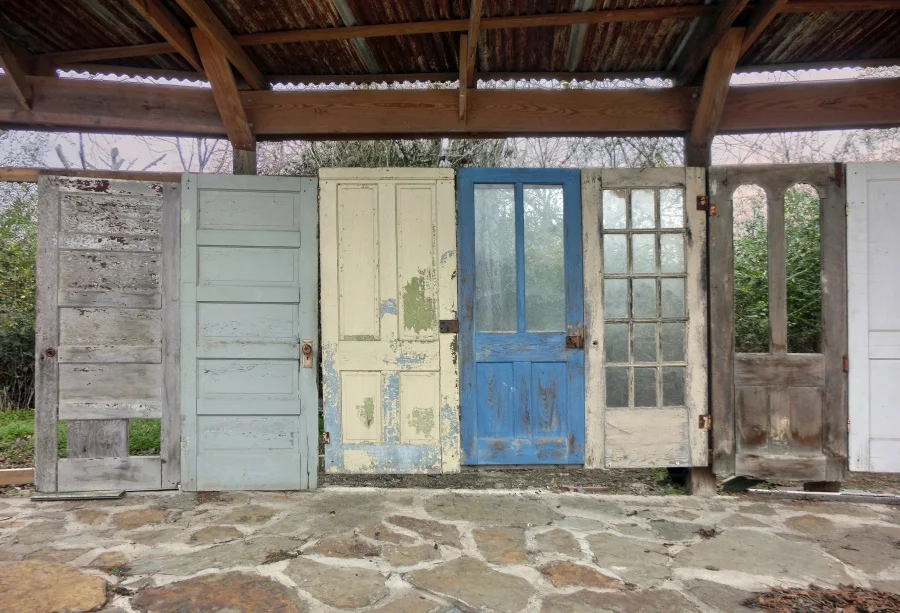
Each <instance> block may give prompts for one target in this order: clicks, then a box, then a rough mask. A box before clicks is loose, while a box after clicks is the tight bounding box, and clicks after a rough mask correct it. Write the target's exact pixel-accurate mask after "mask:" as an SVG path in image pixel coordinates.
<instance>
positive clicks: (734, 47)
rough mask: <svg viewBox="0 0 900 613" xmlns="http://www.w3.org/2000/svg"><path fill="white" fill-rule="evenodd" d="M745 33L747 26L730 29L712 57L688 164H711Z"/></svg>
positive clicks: (695, 121)
mask: <svg viewBox="0 0 900 613" xmlns="http://www.w3.org/2000/svg"><path fill="white" fill-rule="evenodd" d="M744 32H745V31H744V28H731V29H730V30H728V31H727V32H726V33H725V36H724V37H722V40H721V41H720V42H719V44H718V45H717V46H716V48H715V49H713V52H712V55H711V56H710V58H709V63H708V64H707V66H706V76H705V77H704V79H703V87H702V88H701V89H700V101H699V103H698V104H697V112H696V114H695V115H694V123H693V125H692V126H691V132H690V136H689V137H688V139H687V143H686V145H687V146H686V150H685V158H686V161H685V163H686V165H688V166H709V165H710V162H711V160H710V159H709V158H710V154H709V150H710V146H711V145H712V139H713V137H714V136H715V135H716V130H717V129H718V127H719V120H720V119H721V118H722V112H723V111H724V110H725V99H726V98H727V97H728V85H729V82H730V81H731V75H732V73H734V67H735V66H736V65H737V61H738V57H739V55H740V52H741V44H742V43H743V41H744ZM704 161H705V163H699V162H704Z"/></svg>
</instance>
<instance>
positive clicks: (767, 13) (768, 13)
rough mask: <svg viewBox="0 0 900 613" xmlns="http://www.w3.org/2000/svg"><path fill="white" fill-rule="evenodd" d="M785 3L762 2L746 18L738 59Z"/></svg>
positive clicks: (778, 1) (780, 0) (777, 0)
mask: <svg viewBox="0 0 900 613" xmlns="http://www.w3.org/2000/svg"><path fill="white" fill-rule="evenodd" d="M787 3H788V0H762V1H761V2H760V3H758V4H757V5H756V6H755V7H754V8H753V11H752V12H751V13H750V17H748V18H747V25H746V32H745V33H744V40H743V42H741V50H740V54H739V56H740V57H743V55H744V54H745V53H747V51H749V50H750V47H752V46H753V45H754V44H755V43H756V41H757V40H759V37H760V36H761V35H762V33H763V32H764V31H765V29H766V28H767V27H769V24H770V23H772V20H773V19H775V17H776V16H777V15H778V13H780V12H782V11H783V10H784V8H785V6H787ZM848 4H849V3H848Z"/></svg>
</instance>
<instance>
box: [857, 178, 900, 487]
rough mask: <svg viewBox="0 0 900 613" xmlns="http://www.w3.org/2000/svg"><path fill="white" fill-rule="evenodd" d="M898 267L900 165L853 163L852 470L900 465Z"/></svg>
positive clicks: (881, 469) (891, 468) (896, 469)
mask: <svg viewBox="0 0 900 613" xmlns="http://www.w3.org/2000/svg"><path fill="white" fill-rule="evenodd" d="M898 266H900V164H894V163H886V164H850V165H848V166H847V289H848V292H849V296H848V299H849V304H848V306H849V358H850V364H849V367H850V372H849V384H850V470H856V471H871V472H900V308H898V306H900V272H898Z"/></svg>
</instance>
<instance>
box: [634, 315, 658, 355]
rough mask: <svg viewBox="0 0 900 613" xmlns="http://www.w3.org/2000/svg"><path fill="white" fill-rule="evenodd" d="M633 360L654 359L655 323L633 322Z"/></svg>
mask: <svg viewBox="0 0 900 613" xmlns="http://www.w3.org/2000/svg"><path fill="white" fill-rule="evenodd" d="M634 361H635V362H655V361H656V324H634Z"/></svg>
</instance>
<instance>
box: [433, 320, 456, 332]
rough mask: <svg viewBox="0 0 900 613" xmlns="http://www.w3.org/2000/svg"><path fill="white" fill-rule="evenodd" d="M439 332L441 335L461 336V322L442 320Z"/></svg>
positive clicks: (439, 323) (439, 324)
mask: <svg viewBox="0 0 900 613" xmlns="http://www.w3.org/2000/svg"><path fill="white" fill-rule="evenodd" d="M438 330H439V331H440V333H441V334H459V320H458V319H442V320H440V321H439V322H438Z"/></svg>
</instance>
